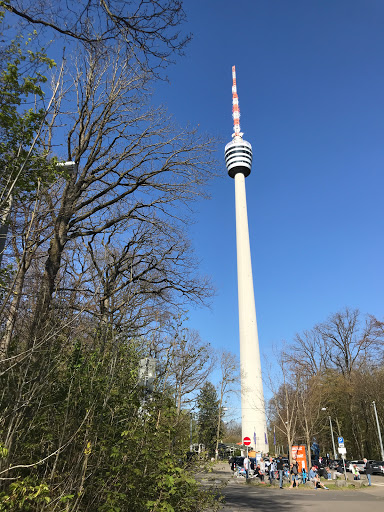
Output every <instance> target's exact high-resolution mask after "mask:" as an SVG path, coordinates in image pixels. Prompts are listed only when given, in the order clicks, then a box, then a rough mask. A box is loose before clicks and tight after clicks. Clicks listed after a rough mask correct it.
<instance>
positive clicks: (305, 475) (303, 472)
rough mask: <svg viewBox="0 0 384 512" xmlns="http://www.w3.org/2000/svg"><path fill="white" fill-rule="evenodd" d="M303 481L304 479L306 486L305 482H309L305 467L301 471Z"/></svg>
mask: <svg viewBox="0 0 384 512" xmlns="http://www.w3.org/2000/svg"><path fill="white" fill-rule="evenodd" d="M301 479H302V482H303V484H305V482H306V481H307V472H306V470H305V466H304V465H303V469H302V471H301Z"/></svg>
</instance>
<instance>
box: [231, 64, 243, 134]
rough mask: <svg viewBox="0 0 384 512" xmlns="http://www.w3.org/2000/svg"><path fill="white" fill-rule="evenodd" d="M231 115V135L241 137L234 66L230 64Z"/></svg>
mask: <svg viewBox="0 0 384 512" xmlns="http://www.w3.org/2000/svg"><path fill="white" fill-rule="evenodd" d="M232 81H233V83H232V117H233V131H234V133H233V135H232V137H242V136H243V133H241V131H240V106H239V96H238V95H237V86H236V67H235V66H232Z"/></svg>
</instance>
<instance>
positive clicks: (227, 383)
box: [215, 350, 240, 459]
mask: <svg viewBox="0 0 384 512" xmlns="http://www.w3.org/2000/svg"><path fill="white" fill-rule="evenodd" d="M219 370H220V381H219V383H218V388H219V392H218V397H219V415H218V419H217V431H216V450H215V457H216V459H217V456H218V453H219V437H220V428H221V422H222V416H223V405H224V400H225V398H226V397H228V396H229V395H230V394H231V393H235V392H236V391H239V384H238V383H239V382H240V371H239V370H240V364H239V361H238V360H237V359H236V357H235V356H234V354H232V353H231V352H227V351H225V350H223V351H222V352H221V354H220V356H219Z"/></svg>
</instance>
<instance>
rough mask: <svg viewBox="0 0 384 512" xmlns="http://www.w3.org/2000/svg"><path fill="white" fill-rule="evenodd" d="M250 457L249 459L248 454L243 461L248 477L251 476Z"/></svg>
mask: <svg viewBox="0 0 384 512" xmlns="http://www.w3.org/2000/svg"><path fill="white" fill-rule="evenodd" d="M249 465H250V464H249V459H248V455H247V456H246V457H245V459H244V461H243V466H244V469H245V478H247V479H248V477H249Z"/></svg>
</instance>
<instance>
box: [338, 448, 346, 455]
mask: <svg viewBox="0 0 384 512" xmlns="http://www.w3.org/2000/svg"><path fill="white" fill-rule="evenodd" d="M339 453H340V455H345V454H346V453H347V449H346V448H344V446H339Z"/></svg>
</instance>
